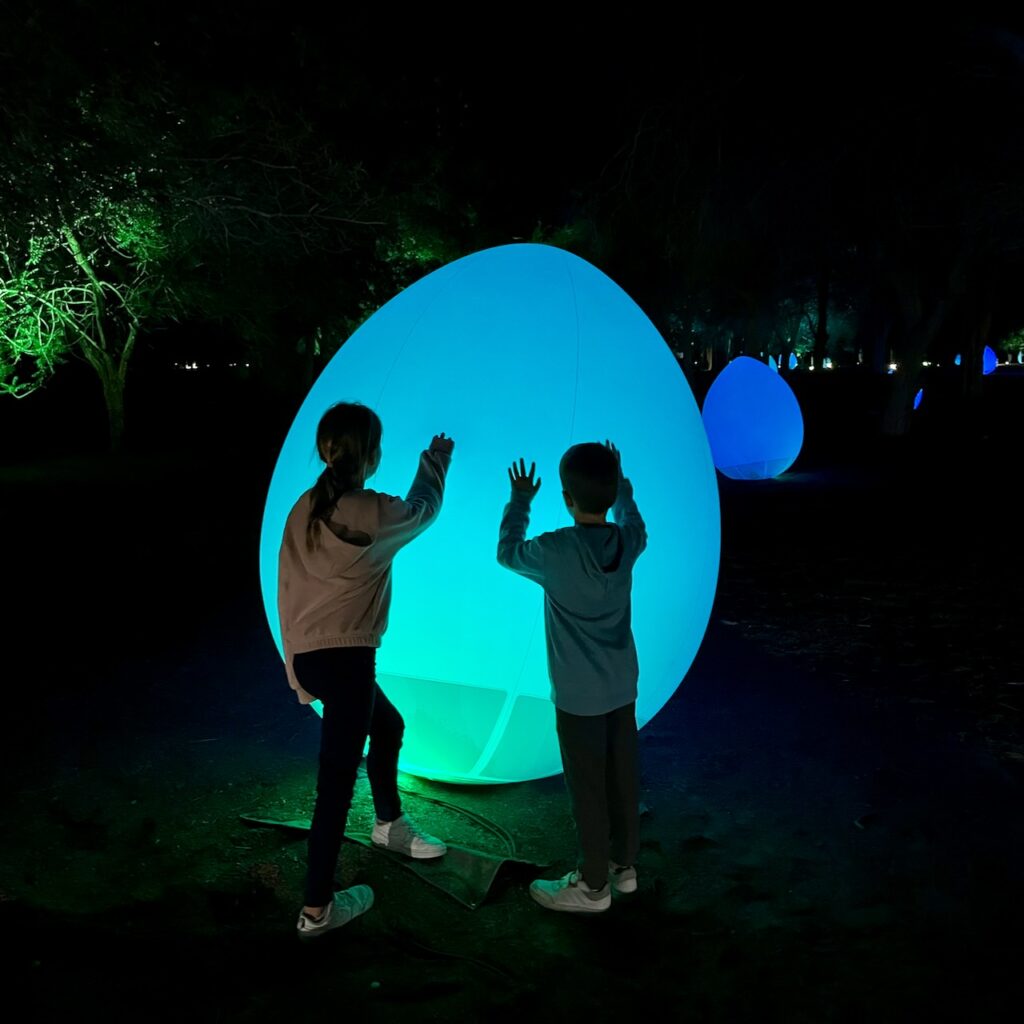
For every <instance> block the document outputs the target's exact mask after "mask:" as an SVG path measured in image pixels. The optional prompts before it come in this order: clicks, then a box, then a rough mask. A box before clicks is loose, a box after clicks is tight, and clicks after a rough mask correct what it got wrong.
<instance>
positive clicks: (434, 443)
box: [430, 430, 455, 455]
mask: <svg viewBox="0 0 1024 1024" xmlns="http://www.w3.org/2000/svg"><path fill="white" fill-rule="evenodd" d="M454 448H455V442H454V441H453V440H452V439H451V438H450V437H445V436H444V431H443V430H442V431H441V433H440V434H435V435H434V437H433V438H432V440H431V442H430V450H431V451H432V452H441V453H442V454H444V455H451V453H452V451H453V449H454Z"/></svg>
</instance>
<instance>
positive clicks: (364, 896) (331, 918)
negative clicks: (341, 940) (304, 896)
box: [295, 885, 373, 940]
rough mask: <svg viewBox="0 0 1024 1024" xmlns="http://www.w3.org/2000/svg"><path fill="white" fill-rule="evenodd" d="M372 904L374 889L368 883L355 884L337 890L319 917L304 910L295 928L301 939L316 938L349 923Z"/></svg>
mask: <svg viewBox="0 0 1024 1024" xmlns="http://www.w3.org/2000/svg"><path fill="white" fill-rule="evenodd" d="M372 906H373V890H372V889H371V888H370V887H369V886H368V885H353V886H352V888H351V889H343V890H342V891H341V892H336V893H335V894H334V899H332V900H331V902H330V903H328V904H327V906H326V907H324V909H323V912H322V913H321V914H320V916H319V917H310V916H309V914H307V913H306V912H305V911H304V910H303V911H302V912H301V913H300V914H299V923H298V924H297V925H296V926H295V928H296V931H297V932H298V935H299V938H300V939H303V940H306V939H315V938H318V937H319V936H321V935H326V934H327V933H328V932H329V931H333V930H334V929H335V928H340V927H341V926H342V925H343V924H348V923H349V921H351V920H352V919H353V918H354V917H358V916H359V915H360V914H365V913H366V912H367V911H368V910H369V909H370V907H372Z"/></svg>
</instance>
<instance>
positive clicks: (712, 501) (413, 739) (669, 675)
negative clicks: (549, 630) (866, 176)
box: [260, 245, 775, 783]
mask: <svg viewBox="0 0 1024 1024" xmlns="http://www.w3.org/2000/svg"><path fill="white" fill-rule="evenodd" d="M764 370H765V372H766V373H771V371H770V370H768V368H767V367H764ZM772 376H773V377H774V376H775V375H774V374H772ZM343 400H348V401H360V402H363V403H365V404H366V405H369V406H370V407H371V408H373V409H375V410H376V411H377V413H378V414H379V415H380V417H381V420H382V422H383V424H384V439H383V453H384V454H383V459H382V461H381V466H380V469H379V470H378V472H377V474H376V476H374V477H373V478H372V479H371V480H369V481H368V482H367V486H369V487H372V488H374V489H376V490H378V491H383V492H387V493H390V494H398V495H404V494H405V492H406V491H407V489H408V487H409V484H410V483H411V482H412V478H413V475H414V473H415V470H416V465H417V461H418V458H419V454H420V452H421V451H422V449H423V448H424V447H426V445H427V444H428V443H429V441H430V438H431V436H432V435H433V434H435V433H437V432H439V431H445V432H446V433H448V434H450V435H451V436H452V437H454V439H455V453H454V456H453V460H452V466H451V470H450V471H449V474H448V483H447V488H446V491H445V499H444V507H443V508H442V510H441V514H440V516H439V517H438V519H437V521H436V522H435V523H433V524H432V525H431V527H430V529H429V530H427V532H426V533H424V534H423V535H422V536H421V537H419V538H417V539H416V540H415V541H414V542H413V543H412V544H410V545H409V546H408V547H407V548H405V549H403V551H402V552H401V553H400V554H399V555H398V557H397V559H396V560H395V563H394V569H393V598H392V606H391V615H390V622H389V626H388V631H387V633H386V634H385V635H384V638H383V641H382V645H381V648H380V651H379V652H378V657H377V675H378V681H379V683H380V685H381V688H382V689H383V690H384V691H385V692H386V693H387V695H388V697H389V698H390V699H391V700H392V701H393V702H394V703H395V705H396V706H397V707H398V709H399V710H400V711H401V713H402V715H403V716H404V718H405V722H406V730H405V740H404V745H403V747H402V753H401V759H400V761H399V764H400V767H401V768H402V769H403V770H405V771H407V772H410V773H413V774H415V775H420V776H423V777H425V778H430V779H437V780H442V781H448V782H470V783H477V782H478V783H492V782H515V781H520V780H524V779H534V778H542V777H544V776H547V775H553V774H557V773H558V772H560V771H561V761H560V759H559V754H558V744H557V739H556V735H555V724H554V711H553V705H552V703H551V700H550V686H549V683H548V677H547V665H546V652H545V642H544V623H543V593H542V591H541V588H540V587H538V586H537V585H536V584H534V583H532V582H530V581H528V580H525V579H523V578H522V577H519V576H516V575H515V574H513V573H511V572H509V571H508V570H506V569H503V568H502V567H501V566H499V565H498V563H497V560H496V552H497V541H498V524H499V522H500V519H501V514H502V510H503V508H504V506H505V503H506V501H507V500H508V492H509V484H508V475H507V473H506V467H507V466H508V465H509V464H510V463H511V462H512V460H513V459H516V458H518V457H520V456H522V457H524V458H525V459H526V461H527V463H529V462H531V461H536V463H537V469H538V473H539V474H540V476H541V477H542V478H543V481H544V482H543V486H542V487H541V489H540V491H539V493H538V494H537V497H536V498H535V499H534V502H533V510H532V515H531V523H530V534H529V535H531V536H532V535H535V534H537V533H540V532H543V531H545V530H554V529H558V528H560V527H563V526H571V525H572V521H571V519H570V518H569V515H568V513H567V512H566V510H565V507H564V503H563V500H562V494H561V486H560V484H559V481H558V462H559V459H560V458H561V455H562V453H563V452H564V451H565V449H566V448H568V447H569V446H570V445H571V444H574V443H576V442H579V441H604V440H605V439H606V438H608V439H611V440H612V441H613V442H614V443H615V444H616V445H617V446H618V448H619V449H620V451H621V452H622V459H623V468H624V470H625V472H626V474H627V475H628V476H629V477H630V478H631V480H632V482H633V486H634V490H635V495H636V500H637V504H638V506H639V508H640V511H641V514H642V515H643V517H644V519H645V521H646V523H647V530H648V536H649V542H648V548H647V551H646V552H645V553H644V554H643V555H642V556H641V558H640V560H639V562H638V563H637V565H636V568H635V570H634V582H633V632H634V636H635V638H636V645H637V652H638V655H639V661H640V682H639V697H638V701H637V721H638V724H639V725H641V726H642V725H643V724H644V723H645V722H647V721H648V720H649V719H650V718H652V717H653V716H654V715H655V714H657V712H658V711H659V710H660V709H661V707H662V706H663V705H664V704H665V702H666V701H667V700H668V698H669V697H670V696H671V695H672V693H673V692H674V691H675V690H676V688H677V687H678V685H679V683H680V682H681V680H682V678H683V676H684V675H685V674H686V672H687V670H688V669H689V667H690V663H691V662H692V660H693V657H694V655H695V654H696V651H697V648H698V646H699V645H700V642H701V638H702V637H703V635H704V630H705V628H706V626H707V621H708V616H709V614H710V611H711V603H712V600H713V597H714V592H715V586H716V581H717V575H718V557H719V546H720V527H719V511H718V489H717V480H716V477H715V470H714V465H713V463H712V460H711V453H710V451H709V448H708V443H707V438H706V436H705V433H704V429H703V426H702V424H701V419H700V413H699V411H698V409H697V405H696V402H695V401H694V398H693V395H692V394H691V392H690V389H689V386H688V385H687V383H686V379H685V378H684V376H683V374H682V372H681V370H680V369H679V366H678V364H677V362H676V360H675V358H674V357H673V355H672V352H671V351H670V349H669V347H668V346H667V345H666V344H665V342H664V340H663V339H662V337H661V335H660V334H659V333H658V332H657V330H656V329H655V328H654V326H653V325H652V324H651V322H650V321H649V320H648V319H647V317H646V316H645V315H644V314H643V312H642V311H641V310H640V309H639V307H638V306H637V305H636V304H635V303H634V302H633V301H632V300H631V299H630V298H629V296H628V295H626V293H625V292H623V291H622V289H621V288H619V287H618V285H616V284H615V283H614V282H613V281H611V280H610V279H609V278H608V277H606V276H605V275H604V274H603V273H601V272H600V271H599V270H597V269H596V268H595V267H593V266H592V265H590V264H589V263H587V262H585V261H584V260H582V259H579V258H578V257H576V256H573V255H572V254H570V253H567V252H565V251H563V250H561V249H556V248H553V247H551V246H543V245H507V246H500V247H498V248H495V249H488V250H485V251H483V252H478V253H475V254H474V255H472V256H467V257H465V258H464V259H461V260H457V261H456V262H454V263H451V264H449V265H448V266H445V267H442V268H441V269H440V270H437V271H435V272H434V273H432V274H430V275H429V276H427V277H425V278H423V279H422V280H420V281H418V282H417V283H416V284H414V285H412V286H411V287H409V288H407V289H406V290H405V291H403V292H401V293H400V294H399V295H397V296H396V297H395V298H393V299H392V300H391V301H390V302H388V303H387V304H386V305H385V306H383V307H382V308H381V309H380V310H378V311H377V312H376V313H375V314H374V315H373V316H372V317H370V319H369V320H368V321H366V323H364V324H363V325H362V327H360V328H359V329H358V330H357V331H356V332H355V334H353V335H352V337H351V338H349V339H348V341H346V342H345V344H344V345H343V346H342V348H341V349H340V351H339V352H338V354H337V355H336V356H335V357H334V358H333V359H332V360H331V362H330V363H329V364H328V366H327V367H326V368H325V369H324V371H323V372H322V373H321V375H320V377H319V378H318V380H317V381H316V383H315V384H314V385H313V388H312V390H311V391H310V393H309V395H308V396H307V397H306V399H305V401H304V402H303V404H302V407H301V408H300V410H299V412H298V415H297V416H296V418H295V421H294V422H293V424H292V426H291V429H290V430H289V432H288V435H287V437H286V439H285V442H284V446H283V447H282V449H281V454H280V456H279V458H278V461H277V466H276V468H275V470H274V474H273V477H272V479H271V483H270V492H269V495H268V498H267V504H266V509H265V512H264V519H263V531H262V537H261V543H260V575H261V579H262V586H263V598H264V603H265V607H266V612H267V617H268V619H269V621H270V625H271V629H272V631H273V633H274V637H275V640H276V641H277V644H278V649H279V650H280V647H281V641H280V627H279V623H278V617H277V556H278V549H279V546H280V541H281V534H282V530H283V528H284V522H285V519H286V517H287V515H288V512H289V510H290V509H291V507H292V505H293V504H294V502H295V501H296V499H297V498H298V497H299V495H300V494H301V493H302V492H303V491H305V490H306V489H307V488H309V487H310V486H311V485H312V484H313V482H314V480H315V479H316V476H317V474H318V472H319V470H320V468H321V466H320V463H319V462H318V460H317V459H316V454H315V450H314V437H315V433H316V425H317V422H318V420H319V418H320V416H321V415H322V414H323V412H324V410H325V409H326V408H327V407H328V406H330V405H331V404H333V403H334V402H337V401H343ZM282 685H284V684H283V681H282Z"/></svg>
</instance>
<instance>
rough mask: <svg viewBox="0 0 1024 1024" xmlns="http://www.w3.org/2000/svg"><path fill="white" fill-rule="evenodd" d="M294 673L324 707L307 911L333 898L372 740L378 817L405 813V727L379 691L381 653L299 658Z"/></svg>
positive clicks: (341, 650)
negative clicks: (401, 757)
mask: <svg viewBox="0 0 1024 1024" xmlns="http://www.w3.org/2000/svg"><path fill="white" fill-rule="evenodd" d="M292 668H293V669H294V670H295V677H296V678H297V679H298V681H299V684H300V685H301V686H302V688H303V689H304V690H305V691H306V692H307V693H310V694H312V695H313V696H314V697H317V698H318V699H319V700H320V701H321V702H322V703H323V706H324V709H323V722H322V724H321V728H320V770H319V772H318V774H317V779H316V807H315V808H314V810H313V822H312V825H311V827H310V830H309V845H308V867H307V872H306V906H309V907H322V906H326V905H327V904H328V903H330V902H331V900H332V899H333V898H334V872H335V869H336V867H337V864H338V853H339V852H340V850H341V841H342V837H343V836H344V834H345V823H346V821H347V819H348V812H349V808H350V807H351V806H352V794H353V792H354V790H355V784H356V775H357V772H358V769H359V762H360V760H361V759H362V756H363V747H364V746H365V745H366V738H367V736H369V738H370V751H369V753H368V754H367V757H366V774H367V777H368V778H369V780H370V791H371V792H372V794H373V807H374V810H375V811H376V812H377V817H378V818H379V819H380V820H381V821H394V820H395V818H397V817H399V815H400V814H401V813H402V805H401V801H400V800H399V797H398V751H399V749H400V748H401V746H402V732H403V730H404V728H405V724H404V722H403V721H402V716H401V715H400V714H399V713H398V711H397V710H396V708H395V706H394V705H393V704H392V703H391V701H389V700H388V699H387V697H385V696H384V693H383V692H382V691H381V689H380V687H379V686H378V685H377V671H376V669H377V650H376V648H375V647H326V648H323V649H321V650H317V651H309V652H308V653H306V654H296V655H295V656H294V658H293V659H292Z"/></svg>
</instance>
